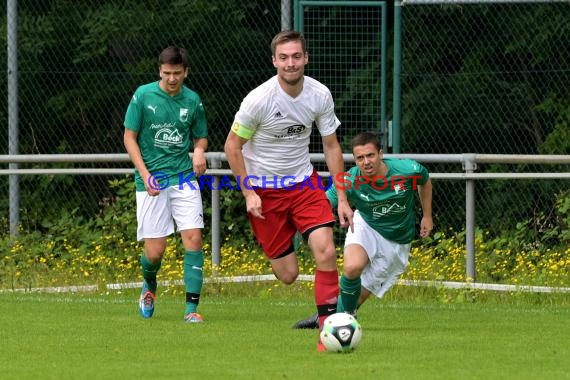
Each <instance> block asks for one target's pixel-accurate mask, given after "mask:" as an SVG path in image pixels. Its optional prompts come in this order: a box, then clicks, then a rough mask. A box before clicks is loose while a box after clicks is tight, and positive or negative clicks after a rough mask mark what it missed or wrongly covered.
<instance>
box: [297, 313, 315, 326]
mask: <svg viewBox="0 0 570 380" xmlns="http://www.w3.org/2000/svg"><path fill="white" fill-rule="evenodd" d="M293 328H294V329H318V328H319V314H318V313H315V314H313V315H311V316H310V317H307V318H305V319H301V320H300V321H298V322H297V323H295V324H294V325H293Z"/></svg>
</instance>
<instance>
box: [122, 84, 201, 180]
mask: <svg viewBox="0 0 570 380" xmlns="http://www.w3.org/2000/svg"><path fill="white" fill-rule="evenodd" d="M124 125H125V128H127V129H130V130H132V131H134V132H137V133H138V136H137V142H138V144H139V148H140V151H141V155H142V158H143V161H144V163H145V165H146V167H147V169H148V170H149V172H150V173H151V174H153V175H155V176H156V178H157V179H158V178H159V177H160V178H162V177H163V176H164V177H166V176H168V183H167V184H168V186H173V185H178V184H179V183H180V179H182V181H183V182H185V181H188V180H189V179H190V178H192V177H190V176H189V175H190V173H192V160H191V159H190V156H189V153H190V151H191V150H192V149H193V145H194V144H193V139H198V138H206V137H208V127H207V123H206V113H205V111H204V106H203V105H202V100H201V99H200V96H199V95H198V94H197V93H195V92H194V91H192V90H190V89H189V88H188V87H186V86H182V89H181V91H180V93H179V94H177V95H175V96H170V95H168V94H167V93H166V92H164V91H163V90H162V89H161V88H160V86H159V82H158V81H157V82H153V83H148V84H145V85H142V86H140V87H139V88H137V90H136V91H135V94H134V95H133V97H132V99H131V102H130V104H129V107H128V108H127V112H126V115H125V122H124ZM165 181H167V179H166V178H164V179H163V180H162V182H161V185H165ZM135 183H136V189H137V191H144V190H145V186H144V183H143V180H142V177H141V176H140V173H139V172H138V170H136V169H135Z"/></svg>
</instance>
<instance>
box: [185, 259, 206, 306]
mask: <svg viewBox="0 0 570 380" xmlns="http://www.w3.org/2000/svg"><path fill="white" fill-rule="evenodd" d="M203 266H204V253H203V252H202V251H186V253H185V254H184V285H185V287H186V313H185V314H189V313H195V312H196V310H197V309H198V303H200V292H201V291H202V284H203V282H204V277H203V273H202V268H203Z"/></svg>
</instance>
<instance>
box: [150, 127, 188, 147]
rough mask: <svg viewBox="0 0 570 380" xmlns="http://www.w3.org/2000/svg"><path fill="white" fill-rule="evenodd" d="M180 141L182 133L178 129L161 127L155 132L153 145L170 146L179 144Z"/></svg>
mask: <svg viewBox="0 0 570 380" xmlns="http://www.w3.org/2000/svg"><path fill="white" fill-rule="evenodd" d="M181 143H182V135H181V134H180V132H178V129H174V130H171V129H168V128H163V129H161V130H159V131H158V132H156V133H155V135H154V145H155V146H161V147H165V146H172V145H179V144H181Z"/></svg>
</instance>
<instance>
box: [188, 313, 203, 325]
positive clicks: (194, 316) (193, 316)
mask: <svg viewBox="0 0 570 380" xmlns="http://www.w3.org/2000/svg"><path fill="white" fill-rule="evenodd" d="M184 322H186V323H201V322H204V318H202V316H201V315H200V314H198V313H189V314H186V316H185V317H184Z"/></svg>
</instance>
